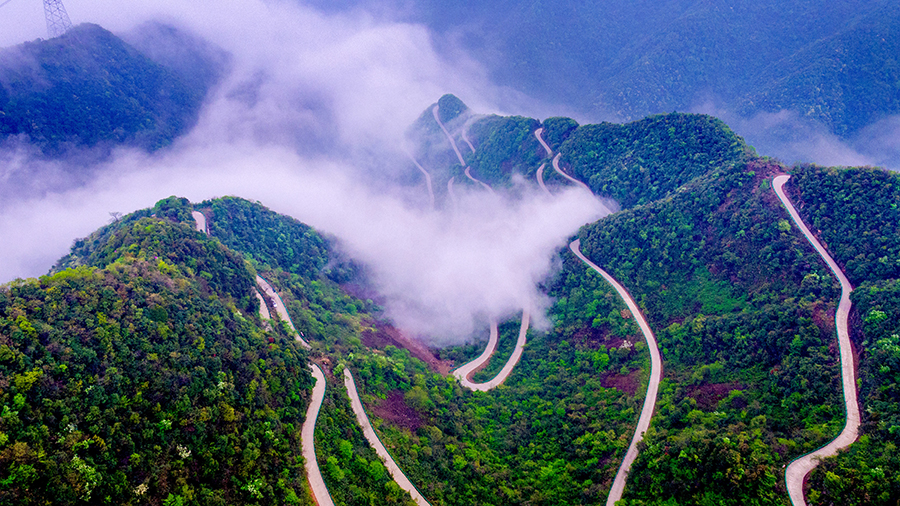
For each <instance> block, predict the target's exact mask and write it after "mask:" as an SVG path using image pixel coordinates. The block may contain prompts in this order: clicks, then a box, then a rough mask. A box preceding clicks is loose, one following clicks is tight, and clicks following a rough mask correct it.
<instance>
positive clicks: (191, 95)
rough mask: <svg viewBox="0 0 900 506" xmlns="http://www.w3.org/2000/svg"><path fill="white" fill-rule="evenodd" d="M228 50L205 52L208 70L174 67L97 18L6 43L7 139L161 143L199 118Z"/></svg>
mask: <svg viewBox="0 0 900 506" xmlns="http://www.w3.org/2000/svg"><path fill="white" fill-rule="evenodd" d="M221 58H222V57H221V56H217V57H213V55H212V54H211V53H210V56H208V57H204V58H199V57H198V60H199V61H198V65H197V67H198V68H200V69H203V71H204V72H203V74H202V75H199V74H196V73H193V74H192V73H190V72H188V71H186V70H185V69H170V68H167V67H165V66H163V65H161V64H159V63H157V62H155V61H153V60H151V59H150V58H148V57H147V56H145V55H144V54H143V53H141V52H140V51H138V50H137V49H135V48H134V47H132V46H130V45H128V44H127V43H125V42H124V41H122V40H121V39H120V38H118V37H116V36H115V35H113V34H112V33H110V32H108V31H106V30H104V29H103V28H101V27H99V26H97V25H93V24H83V25H79V26H77V27H75V28H74V29H72V30H71V31H69V32H68V33H66V34H65V35H63V36H61V37H57V38H54V39H50V40H38V41H34V42H26V43H24V44H22V45H19V46H15V47H11V48H6V49H3V50H2V51H0V140H3V139H6V138H9V137H12V136H17V135H22V136H24V137H25V138H26V139H27V140H29V141H30V142H31V143H33V144H35V145H37V146H38V147H39V148H40V149H41V150H42V151H43V152H44V153H46V154H48V155H59V154H62V153H64V152H65V151H66V150H67V149H69V148H73V147H92V146H97V145H98V144H104V143H105V144H110V145H114V144H127V145H133V146H139V147H141V148H144V149H148V150H155V149H159V148H161V147H163V146H167V145H169V144H170V143H171V142H172V141H173V140H174V139H175V138H176V137H177V136H179V135H181V134H183V133H185V132H187V131H188V130H189V129H190V127H192V126H193V125H194V123H195V122H196V120H197V117H198V115H199V111H200V106H201V104H202V102H203V99H204V97H205V95H206V92H207V90H208V89H209V88H210V86H211V85H212V84H213V83H214V82H215V81H216V80H217V79H218V77H219V70H218V69H219V67H221V65H222V64H223V62H220V61H217V59H218V60H220V59H221ZM192 76H193V77H192Z"/></svg>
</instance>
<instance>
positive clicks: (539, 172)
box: [535, 163, 550, 193]
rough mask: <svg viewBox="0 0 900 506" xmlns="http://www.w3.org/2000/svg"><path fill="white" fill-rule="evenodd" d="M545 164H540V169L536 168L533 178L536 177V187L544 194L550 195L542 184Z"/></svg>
mask: <svg viewBox="0 0 900 506" xmlns="http://www.w3.org/2000/svg"><path fill="white" fill-rule="evenodd" d="M546 166H547V164H546V163H542V164H541V166H540V167H538V170H537V172H535V177H537V182H538V186H540V187H541V190H544V192H545V193H550V190H549V189H547V185H545V184H544V167H546Z"/></svg>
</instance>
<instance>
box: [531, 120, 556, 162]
mask: <svg viewBox="0 0 900 506" xmlns="http://www.w3.org/2000/svg"><path fill="white" fill-rule="evenodd" d="M534 136H535V137H536V138H537V140H538V142H540V143H541V146H544V151H546V152H547V156H553V150H552V149H550V146H549V145H548V144H547V143H546V142H545V141H544V127H540V128H538V129H537V130H535V131H534Z"/></svg>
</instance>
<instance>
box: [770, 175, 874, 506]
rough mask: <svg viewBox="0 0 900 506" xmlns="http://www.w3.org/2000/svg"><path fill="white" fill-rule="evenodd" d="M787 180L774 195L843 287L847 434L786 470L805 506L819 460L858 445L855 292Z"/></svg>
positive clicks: (794, 498)
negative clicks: (851, 325) (807, 484)
mask: <svg viewBox="0 0 900 506" xmlns="http://www.w3.org/2000/svg"><path fill="white" fill-rule="evenodd" d="M788 179H790V176H784V175H782V176H776V177H775V179H774V180H773V187H774V188H775V194H776V195H778V198H779V199H780V200H781V203H782V204H784V207H785V209H787V211H788V214H790V215H791V219H792V220H794V224H795V225H797V228H799V229H800V231H801V232H803V235H804V236H806V239H807V240H808V241H809V242H810V244H812V246H813V248H815V250H816V252H817V253H818V254H819V256H821V257H822V259H824V260H825V263H826V264H828V267H829V268H830V269H831V272H833V273H834V275H835V276H837V278H838V281H840V283H841V302H840V303H839V304H838V308H837V311H836V312H835V315H834V319H835V325H836V326H837V334H838V346H839V347H840V350H841V383H842V386H843V390H844V405H845V409H846V412H847V420H846V422H845V424H844V430H842V431H841V433H840V434H838V437H837V438H835V439H834V440H833V441H832V442H830V443H828V444H827V445H825V446H823V447H822V448H819V449H818V450H816V451H814V452H812V453H808V454H806V455H804V456H802V457H800V458H799V459H797V460H795V461H793V462H791V463H790V464H789V465H788V466H787V468H786V469H785V472H784V478H785V482H786V484H787V489H788V494H789V495H790V498H791V502H792V503H793V504H794V505H795V506H801V505H803V506H805V505H806V499H805V498H804V497H803V482H804V481H805V480H806V476H807V475H808V474H809V472H810V471H812V470H813V468H814V467H816V466H817V465H818V464H819V460H821V459H823V458H825V457H830V456H832V455H835V454H837V452H838V451H840V450H842V449H844V448H846V447H848V446H850V444H851V443H853V442H854V441H856V438H857V436H858V432H859V422H860V418H859V403H858V402H857V401H856V373H855V371H854V365H853V350H852V349H851V347H850V332H849V329H848V327H847V317H848V316H849V314H850V292H851V291H853V286H852V285H850V281H849V280H848V279H847V276H845V275H844V272H843V271H842V270H841V269H840V267H838V265H837V262H835V261H834V259H833V258H831V255H829V254H828V251H826V250H825V247H824V246H822V243H820V242H819V240H818V239H816V237H815V236H814V235H813V234H812V232H810V231H809V228H808V227H807V226H806V224H805V223H803V220H802V219H800V215H799V214H798V213H797V210H796V209H794V206H793V204H791V201H790V200H789V199H788V198H787V195H785V193H784V183H786V182H787V180H788Z"/></svg>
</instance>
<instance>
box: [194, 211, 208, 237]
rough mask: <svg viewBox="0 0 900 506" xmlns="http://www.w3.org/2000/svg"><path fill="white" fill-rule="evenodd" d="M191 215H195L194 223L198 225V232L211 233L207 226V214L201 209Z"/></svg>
mask: <svg viewBox="0 0 900 506" xmlns="http://www.w3.org/2000/svg"><path fill="white" fill-rule="evenodd" d="M191 216H193V217H194V225H195V226H196V227H197V232H203V233H204V234H206V235H209V229H208V228H206V216H204V215H203V213H201V212H200V211H192V212H191Z"/></svg>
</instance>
